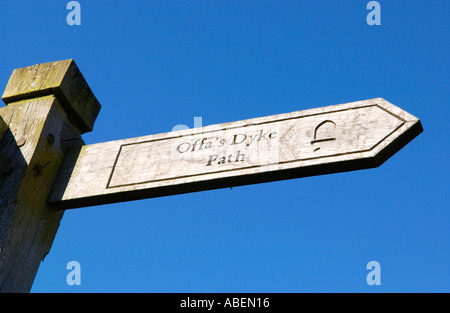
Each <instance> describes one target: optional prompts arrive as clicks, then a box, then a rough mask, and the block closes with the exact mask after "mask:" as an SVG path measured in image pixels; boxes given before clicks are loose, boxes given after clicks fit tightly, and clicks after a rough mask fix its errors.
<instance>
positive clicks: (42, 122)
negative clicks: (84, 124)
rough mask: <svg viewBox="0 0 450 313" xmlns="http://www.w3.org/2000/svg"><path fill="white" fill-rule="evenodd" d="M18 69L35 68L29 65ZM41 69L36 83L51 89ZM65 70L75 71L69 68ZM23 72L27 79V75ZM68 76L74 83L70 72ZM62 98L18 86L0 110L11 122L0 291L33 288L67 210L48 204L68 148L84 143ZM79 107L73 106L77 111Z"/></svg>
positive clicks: (4, 166)
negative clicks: (42, 261) (29, 90)
mask: <svg viewBox="0 0 450 313" xmlns="http://www.w3.org/2000/svg"><path fill="white" fill-rule="evenodd" d="M47 65H48V64H47ZM66 65H67V64H66V62H61V63H60V62H55V63H52V64H51V66H47V67H45V68H48V70H49V71H50V72H52V71H56V72H57V73H59V74H58V75H62V76H64V73H63V71H64V70H63V69H67V66H66ZM60 66H61V67H60ZM35 67H36V66H35ZM35 67H31V68H35ZM15 72H16V73H17V72H22V73H27V72H33V71H31V70H30V68H28V69H21V70H18V71H15ZM38 73H39V74H36V75H34V76H33V79H32V80H33V82H36V84H37V85H39V86H43V88H47V87H46V84H47V83H46V80H47V79H48V77H49V76H51V75H50V73H49V72H46V71H45V70H40V71H38ZM67 73H69V74H70V75H73V74H74V73H73V71H69V70H67ZM13 76H14V74H13ZM20 77H23V79H24V80H25V81H27V78H26V77H24V76H23V75H20ZM52 77H53V76H52ZM74 77H79V76H77V75H74ZM67 79H68V84H70V77H68V78H67ZM62 81H63V82H64V81H66V79H63V80H62ZM22 83H23V81H21V80H17V79H10V81H9V83H8V86H7V88H6V89H7V90H14V86H11V84H12V85H16V84H18V85H21V84H22ZM75 86H77V85H76V84H75ZM78 87H79V88H88V87H87V86H81V85H78ZM78 87H75V88H78ZM53 88H55V89H58V86H55V85H53ZM52 90H53V89H52ZM79 92H80V93H83V92H84V91H83V90H81V89H80V90H79ZM30 97H35V98H30ZM60 97H61V96H58V95H56V94H55V95H53V94H50V95H47V92H44V93H39V91H38V90H36V91H35V93H34V94H33V95H32V96H30V94H28V93H25V94H24V96H23V98H24V99H22V98H21V97H20V93H19V91H17V92H16V94H15V96H14V99H13V100H11V99H9V100H8V101H7V102H8V106H7V107H4V108H1V109H0V116H1V120H3V121H4V123H5V124H6V125H7V127H8V130H7V131H6V134H5V135H4V137H3V139H2V141H1V144H0V292H28V291H29V290H30V288H31V286H32V283H33V280H34V277H35V275H36V272H37V270H38V267H39V264H40V262H41V260H42V259H43V258H44V257H45V255H46V254H47V253H48V252H49V250H50V247H51V245H52V242H53V239H54V236H55V234H56V231H57V229H58V227H59V222H60V219H61V218H62V215H63V214H62V211H58V212H57V211H55V210H53V209H50V207H49V206H48V204H47V198H48V195H49V192H50V190H51V188H52V186H53V182H54V180H55V178H56V175H57V173H58V171H59V168H60V165H61V163H62V161H63V158H64V153H65V151H66V150H67V148H68V147H73V146H80V145H82V144H84V143H83V141H82V140H81V137H80V131H79V130H77V128H76V127H75V126H74V125H73V124H72V123H71V121H70V120H69V118H68V115H69V116H70V114H72V113H69V114H68V113H67V105H68V104H67V103H66V104H65V105H62V104H61V102H60V101H59V98H60ZM63 101H67V99H65V100H63ZM69 104H70V103H69ZM78 109H80V108H71V110H72V111H75V112H76V111H77V110H78ZM94 119H95V118H94ZM78 126H79V125H78Z"/></svg>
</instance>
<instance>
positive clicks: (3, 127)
mask: <svg viewBox="0 0 450 313" xmlns="http://www.w3.org/2000/svg"><path fill="white" fill-rule="evenodd" d="M7 130H8V124H6V122H5V121H4V120H3V118H2V117H1V116H0V142H1V141H2V139H3V136H4V135H5V133H6V131H7Z"/></svg>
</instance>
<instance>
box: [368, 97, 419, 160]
mask: <svg viewBox="0 0 450 313" xmlns="http://www.w3.org/2000/svg"><path fill="white" fill-rule="evenodd" d="M373 101H374V102H375V103H376V104H377V105H378V106H379V107H380V108H382V109H384V110H385V111H386V112H388V113H389V114H391V115H393V116H395V117H396V118H398V119H400V120H401V121H402V122H403V123H402V124H401V126H400V127H398V129H397V130H396V131H395V132H393V133H392V134H391V135H390V136H389V137H387V138H385V140H384V141H383V143H382V144H381V145H380V146H379V147H377V148H376V149H374V150H373V157H372V160H373V163H374V164H373V165H374V167H378V166H380V165H381V164H383V163H384V162H386V160H387V159H389V158H390V157H391V156H393V155H394V154H395V153H397V152H398V151H399V150H401V149H402V148H403V147H405V146H406V145H407V144H408V143H409V142H411V141H412V140H413V139H414V138H416V137H417V136H418V135H420V134H421V133H422V132H423V126H422V123H421V122H420V120H419V119H418V118H417V117H415V116H414V115H412V114H410V113H408V112H406V111H405V110H403V109H401V108H399V107H397V106H395V105H393V104H392V103H390V102H388V101H386V100H385V99H383V98H376V99H373Z"/></svg>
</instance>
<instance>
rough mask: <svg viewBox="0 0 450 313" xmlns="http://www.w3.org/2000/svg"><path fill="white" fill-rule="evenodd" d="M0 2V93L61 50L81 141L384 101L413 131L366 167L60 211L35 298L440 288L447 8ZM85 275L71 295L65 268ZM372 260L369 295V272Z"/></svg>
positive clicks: (448, 253)
mask: <svg viewBox="0 0 450 313" xmlns="http://www.w3.org/2000/svg"><path fill="white" fill-rule="evenodd" d="M67 2H69V1H48V0H39V1H37V0H33V1H30V0H27V1H18V0H14V1H13V0H4V1H2V3H1V5H0V38H1V49H0V83H1V85H2V86H3V87H2V88H4V87H5V86H6V83H7V81H8V78H9V76H10V74H11V72H12V70H13V69H14V68H19V67H24V66H29V65H33V64H37V63H44V62H49V61H56V60H63V59H69V58H73V59H75V61H76V63H77V64H78V66H79V68H80V69H81V71H82V73H83V75H84V76H85V78H86V80H87V82H88V83H89V85H90V86H91V88H92V90H93V91H94V93H95V95H96V96H97V98H98V100H99V101H100V103H101V104H102V110H101V112H100V115H99V117H98V119H97V122H96V124H95V127H94V131H93V132H91V133H89V134H85V135H84V139H85V141H86V143H88V144H91V143H97V142H103V141H109V140H116V139H124V138H129V137H137V136H143V135H149V134H156V133H160V132H167V131H170V130H171V129H172V127H174V126H175V125H177V124H186V125H188V126H189V127H193V126H194V117H195V116H201V117H202V121H203V125H210V124H216V123H222V122H229V121H235V120H241V119H247V118H253V117H260V116H266V115H272V114H278V113H286V112H293V111H298V110H303V109H309V108H315V107H321V106H327V105H333V104H339V103H346V102H352V101H357V100H364V99H370V98H375V97H383V98H385V99H386V100H388V101H390V102H392V103H393V104H395V105H397V106H399V107H401V108H403V109H404V110H406V111H408V112H409V113H411V114H413V115H415V116H417V117H419V118H420V119H421V121H422V124H423V127H424V132H423V133H422V134H421V135H420V136H419V137H417V138H416V139H415V140H413V141H412V142H411V143H410V144H408V145H407V146H406V147H405V148H403V149H402V150H401V151H399V152H398V153H397V154H396V155H394V156H393V157H392V158H391V159H389V160H388V161H387V162H386V163H385V164H383V165H382V166H381V167H379V168H376V169H370V170H361V171H356V172H348V173H340V174H333V175H326V176H318V177H311V178H303V179H294V180H288V181H281V182H273V183H266V184H259V185H251V186H245V187H237V188H233V189H232V190H231V189H222V190H214V191H206V192H199V193H193V194H185V195H177V196H171V197H164V198H157V199H148V200H141V201H134V202H126V203H120V204H111V205H103V206H96V207H89V208H82V209H75V210H69V211H66V212H65V215H64V217H63V220H62V222H61V225H60V228H59V231H58V233H57V236H56V239H55V241H54V243H53V247H52V250H51V252H50V254H49V255H48V256H47V257H46V259H45V260H44V262H43V263H42V264H41V267H40V269H39V272H38V274H37V276H36V280H35V283H34V285H33V288H32V292H419V291H423V292H428V291H430V292H431V291H436V292H443V291H446V292H449V291H450V283H449V280H450V270H449V262H450V249H449V248H450V240H449V239H450V238H449V237H450V236H449V235H450V234H449V222H450V205H449V191H450V188H449V174H450V173H449V146H450V145H449V138H450V137H449V125H450V124H449V117H450V114H449V113H450V112H449V92H448V91H449V83H450V82H449V57H448V53H449V50H450V44H449V37H450V36H449V30H450V29H449V18H448V14H449V12H450V3H449V1H444V0H442V1H438V0H434V1H419V0H408V1H406V0H395V1H392V0H390V1H386V0H381V1H379V2H380V4H381V25H380V26H369V25H368V24H367V22H366V16H367V14H368V13H369V10H367V9H366V5H367V3H368V2H369V1H367V0H364V1H362V0H358V1H356V0H351V1H350V0H349V1H331V0H328V1H325V0H314V1H313V0H309V1H301V0H296V1H280V0H277V1H261V0H260V1H247V0H239V1H229V0H227V1H225V0H224V1H222V0H215V1H206V0H204V1H196V0H190V1H167V0H164V1H143V0H142V1H87V0H80V1H79V3H80V4H81V26H69V25H68V24H67V23H66V16H67V14H68V13H69V10H67V9H66V4H67ZM70 261H77V262H79V263H80V265H81V286H69V285H67V283H66V275H67V274H68V273H69V271H68V270H66V265H67V263H68V262H70ZM370 261H378V262H379V263H380V265H381V283H382V284H381V286H369V285H368V284H367V283H366V276H367V274H368V273H369V271H368V270H367V269H366V265H367V263H368V262H370Z"/></svg>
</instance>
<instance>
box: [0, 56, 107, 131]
mask: <svg viewBox="0 0 450 313" xmlns="http://www.w3.org/2000/svg"><path fill="white" fill-rule="evenodd" d="M51 94H53V95H55V97H56V98H57V99H58V101H59V102H60V104H61V106H62V107H63V108H64V111H65V112H66V114H67V116H68V118H69V120H70V121H71V122H72V124H73V125H74V126H75V127H76V128H77V129H78V130H79V131H80V133H82V134H83V133H86V132H90V131H92V129H93V127H94V122H95V119H96V118H97V116H98V113H99V112H100V108H101V105H100V103H99V102H98V101H97V99H96V97H95V95H94V94H93V93H92V91H91V88H89V86H88V84H87V83H86V80H85V79H84V77H83V75H82V74H81V72H80V70H79V69H78V66H77V65H76V64H75V61H74V60H72V59H69V60H64V61H57V62H49V63H42V64H36V65H33V66H28V67H23V68H19V69H15V70H14V71H13V73H12V75H11V77H10V78H9V81H8V84H7V86H6V89H5V92H4V93H3V96H2V99H3V102H5V104H6V105H8V104H11V103H13V102H16V101H22V100H27V99H32V98H36V97H42V96H47V95H51Z"/></svg>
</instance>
